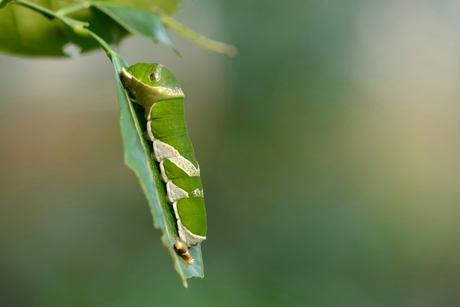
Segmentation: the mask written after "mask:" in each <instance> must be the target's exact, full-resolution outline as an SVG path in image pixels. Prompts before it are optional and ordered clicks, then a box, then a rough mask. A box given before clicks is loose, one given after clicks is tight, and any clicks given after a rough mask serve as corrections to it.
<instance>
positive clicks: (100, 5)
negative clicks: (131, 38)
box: [90, 2, 179, 53]
mask: <svg viewBox="0 0 460 307" xmlns="http://www.w3.org/2000/svg"><path fill="white" fill-rule="evenodd" d="M90 3H91V5H92V6H93V7H95V8H97V9H99V10H101V11H102V12H104V13H105V14H107V15H108V16H110V17H111V18H112V19H113V20H115V21H116V22H117V23H118V24H119V25H121V26H122V27H123V28H125V29H126V30H127V31H129V32H131V33H132V34H138V35H142V36H145V37H148V38H152V39H153V40H154V41H159V42H162V43H164V44H165V45H167V46H170V47H171V48H172V49H173V50H174V51H175V52H176V53H179V52H178V51H177V49H176V48H175V47H174V45H173V44H172V42H171V40H170V39H169V37H168V36H167V35H166V32H165V29H164V27H163V22H162V21H161V16H160V15H159V14H157V13H154V12H152V11H147V10H143V9H138V8H135V7H130V6H125V5H119V4H113V3H104V2H90Z"/></svg>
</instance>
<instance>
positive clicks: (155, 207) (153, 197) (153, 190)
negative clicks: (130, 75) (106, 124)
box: [109, 52, 204, 287]
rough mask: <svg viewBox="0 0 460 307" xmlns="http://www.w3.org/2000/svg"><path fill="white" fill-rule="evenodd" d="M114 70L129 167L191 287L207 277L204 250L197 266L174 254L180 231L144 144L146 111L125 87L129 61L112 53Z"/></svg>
mask: <svg viewBox="0 0 460 307" xmlns="http://www.w3.org/2000/svg"><path fill="white" fill-rule="evenodd" d="M109 56H110V57H111V58H112V62H113V68H114V72H115V79H116V86H117V93H118V102H119V104H120V128H121V135H122V139H123V149H124V157H125V164H126V165H127V166H128V167H129V168H131V169H132V170H133V171H134V173H135V174H136V176H137V177H138V178H139V181H140V184H141V187H142V190H143V191H144V193H145V195H146V197H147V200H148V202H149V205H150V210H151V212H152V216H153V224H154V226H155V228H158V229H160V230H161V231H162V233H163V235H162V237H161V241H162V242H163V245H164V246H165V247H166V248H167V249H168V251H169V254H170V255H171V257H172V258H173V261H174V268H175V269H176V271H177V273H178V274H179V276H180V278H181V280H182V284H183V285H184V287H187V281H186V279H188V278H190V277H204V272H203V259H202V256H201V246H200V245H198V246H195V247H192V248H191V249H190V254H191V255H192V257H193V258H194V259H195V263H194V264H192V265H187V264H186V263H185V261H184V260H183V259H182V258H180V257H179V256H178V255H177V254H176V252H175V251H174V247H173V246H174V243H175V242H176V240H177V227H176V221H175V217H174V214H173V211H172V208H171V205H169V204H168V203H167V201H166V198H165V195H166V192H165V186H164V183H163V182H162V181H161V179H160V172H159V169H158V166H157V165H156V164H155V162H153V160H152V159H151V156H150V154H151V149H150V147H149V145H148V143H147V142H146V141H145V140H144V137H143V129H142V128H141V127H144V126H145V125H143V124H142V123H143V121H144V119H143V118H144V116H143V114H144V113H143V110H141V111H140V113H139V114H138V113H136V110H135V108H134V106H133V104H132V103H130V101H129V99H128V97H127V96H126V92H125V91H124V89H123V85H122V84H121V81H120V78H119V73H120V72H121V68H122V67H127V66H128V65H127V63H126V62H125V60H124V59H123V58H122V57H121V56H120V55H119V54H117V53H116V52H110V55H109Z"/></svg>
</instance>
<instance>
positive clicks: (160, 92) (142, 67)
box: [120, 63, 184, 100]
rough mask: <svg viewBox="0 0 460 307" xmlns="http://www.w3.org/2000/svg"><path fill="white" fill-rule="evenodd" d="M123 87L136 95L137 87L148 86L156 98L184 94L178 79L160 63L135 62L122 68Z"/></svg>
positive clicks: (175, 96) (167, 97)
mask: <svg viewBox="0 0 460 307" xmlns="http://www.w3.org/2000/svg"><path fill="white" fill-rule="evenodd" d="M120 77H121V81H122V83H123V86H124V87H125V89H127V90H128V92H130V93H131V94H132V95H134V96H136V95H137V91H138V90H139V87H144V86H146V87H149V88H150V91H151V93H152V94H154V96H155V97H156V99H155V100H157V99H173V98H182V97H184V94H183V92H182V90H181V88H180V85H179V81H177V79H176V77H175V76H174V75H173V74H172V72H171V71H170V70H169V69H167V68H166V67H164V66H163V65H161V64H157V63H137V64H134V65H132V66H130V67H126V68H123V69H122V73H121V75H120Z"/></svg>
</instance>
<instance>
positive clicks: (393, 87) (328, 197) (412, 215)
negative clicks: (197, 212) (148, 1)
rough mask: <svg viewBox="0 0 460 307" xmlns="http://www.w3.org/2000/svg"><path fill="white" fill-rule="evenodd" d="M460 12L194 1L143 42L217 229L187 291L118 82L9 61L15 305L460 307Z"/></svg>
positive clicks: (442, 7) (2, 177)
mask: <svg viewBox="0 0 460 307" xmlns="http://www.w3.org/2000/svg"><path fill="white" fill-rule="evenodd" d="M458 8H459V5H458V3H457V2H455V1H436V2H435V1H431V2H430V1H421V0H419V1H417V0H412V1H406V0H405V1H396V0H395V1H389V2H377V1H350V0H348V1H338V0H334V1H287V2H286V1H285V2H280V1H243V0H234V1H217V2H215V1H197V2H192V3H187V5H186V6H185V9H184V11H183V12H181V13H180V14H179V15H178V19H179V20H181V21H183V22H184V23H186V24H188V25H190V26H191V27H193V28H195V29H196V30H199V31H200V32H203V33H204V34H206V35H209V36H212V37H214V38H219V39H222V40H224V41H228V42H231V43H233V44H235V45H236V46H237V47H238V49H239V54H238V56H237V57H236V58H225V57H223V56H221V55H216V54H212V53H210V52H207V51H204V50H200V49H198V48H197V47H195V46H193V45H191V44H189V43H187V42H185V41H183V40H182V39H181V38H179V37H177V36H174V35H173V39H174V41H175V44H176V45H178V47H179V49H180V50H181V53H182V54H183V55H184V59H178V58H177V57H175V55H174V54H172V52H170V51H169V50H167V48H164V47H157V46H155V47H152V46H151V44H150V42H146V41H142V40H131V41H130V43H127V44H125V45H123V47H122V48H121V53H122V54H123V55H124V56H125V55H126V57H127V58H128V61H129V62H130V63H134V62H141V61H159V62H162V63H164V64H166V65H167V66H169V67H171V68H172V70H173V71H174V72H175V73H176V74H177V76H178V77H179V79H180V80H181V83H182V87H183V89H184V91H185V93H186V95H187V98H186V108H187V112H188V113H187V117H188V119H189V128H190V133H191V136H192V139H193V141H194V146H195V150H196V152H197V156H198V158H199V160H200V164H201V168H202V172H203V174H202V178H203V182H204V185H205V191H206V192H205V193H206V202H207V203H206V204H207V211H208V219H209V234H208V240H207V241H205V242H204V243H203V255H204V262H205V274H206V277H205V278H204V279H203V280H191V281H190V286H189V289H187V290H185V289H183V288H182V287H181V285H180V281H179V278H178V277H177V275H176V273H175V272H174V271H173V268H172V261H171V259H170V258H169V256H168V255H167V252H166V250H165V249H164V248H163V247H162V246H161V244H160V240H159V236H160V234H159V232H158V231H156V230H154V229H153V227H152V220H151V216H150V213H149V208H148V205H147V202H146V200H145V198H144V196H143V194H142V192H141V190H140V188H139V186H138V183H137V179H136V178H135V176H134V175H133V174H132V173H131V172H130V170H128V169H127V168H126V167H124V166H123V163H122V148H121V140H120V135H119V129H118V127H117V109H116V107H117V105H116V96H115V87H114V82H113V76H112V75H111V67H110V64H109V63H108V60H106V59H105V57H104V55H103V54H101V53H97V54H93V55H91V56H86V57H82V58H78V59H74V60H71V61H49V60H47V61H44V60H25V59H14V58H8V57H1V58H0V65H1V67H2V71H1V72H0V89H1V91H0V93H1V96H0V101H1V104H0V128H1V130H0V306H353V307H357V306H365V307H367V306H382V307H383V306H385V307H387V306H408V307H423V306H458V305H459V303H460V292H459V291H458V289H459V287H460V261H459V258H460V244H459V237H460V229H459V228H460V227H459V223H458V216H459V213H460V212H459V211H460V210H459V203H460V192H459V191H460V175H459V174H460V164H459V162H458V161H459V160H458V158H457V157H458V156H459V153H460V147H459V139H460V133H459V131H460V130H459V128H460V127H459V120H458V118H459V116H460V107H459V104H458V101H459V98H460V90H459V88H460V87H459V81H460V56H459V54H460V52H459V50H460V38H459V36H458V33H459V32H460V23H459V22H458V17H459V16H458Z"/></svg>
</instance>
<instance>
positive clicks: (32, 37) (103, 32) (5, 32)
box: [0, 0, 180, 57]
mask: <svg viewBox="0 0 460 307" xmlns="http://www.w3.org/2000/svg"><path fill="white" fill-rule="evenodd" d="M31 2H32V3H35V4H37V5H40V6H42V7H45V8H47V9H50V10H51V11H58V10H61V12H65V11H66V8H69V7H73V8H74V9H75V8H76V7H78V6H76V5H75V4H73V3H72V2H70V1H69V2H67V1H60V0H32V1H31ZM101 2H107V3H114V4H121V5H130V6H134V7H137V8H139V9H144V10H150V9H151V8H152V7H154V6H157V7H160V8H161V9H162V10H164V11H166V12H168V13H169V14H171V13H173V12H174V11H176V10H177V9H178V4H179V2H180V0H132V1H131V0H111V1H103V0H101ZM1 4H2V5H5V6H4V7H3V8H1V7H0V52H4V53H10V54H16V55H27V56H58V57H65V56H67V54H65V52H64V51H63V48H64V47H65V46H66V45H68V44H69V43H73V44H75V45H77V46H79V47H80V48H81V52H87V51H90V50H94V49H96V48H99V45H98V44H97V42H95V41H94V40H93V39H91V38H89V37H83V36H80V35H77V34H75V33H74V32H73V31H72V30H71V29H70V28H69V27H67V26H66V25H64V24H63V23H62V22H61V21H59V20H57V19H55V18H51V19H50V18H47V17H45V16H43V15H42V14H38V13H37V12H34V11H33V10H30V9H28V8H26V7H22V6H19V5H17V2H16V1H14V0H13V1H11V2H8V1H2V2H1ZM79 10H80V11H74V12H73V13H72V14H70V15H69V17H71V18H74V19H77V20H80V21H82V22H87V23H89V24H90V26H89V29H90V30H91V31H93V32H94V33H96V34H97V35H98V36H100V37H101V38H102V39H104V40H105V41H106V42H107V43H109V44H118V43H119V42H120V40H122V39H123V38H124V37H126V36H127V35H129V32H128V31H127V30H126V29H125V28H124V27H122V26H120V25H119V24H118V22H116V21H115V20H113V18H110V17H109V16H107V14H105V13H103V12H101V11H100V10H98V9H92V8H89V7H88V6H87V5H86V6H85V2H83V5H79Z"/></svg>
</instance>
